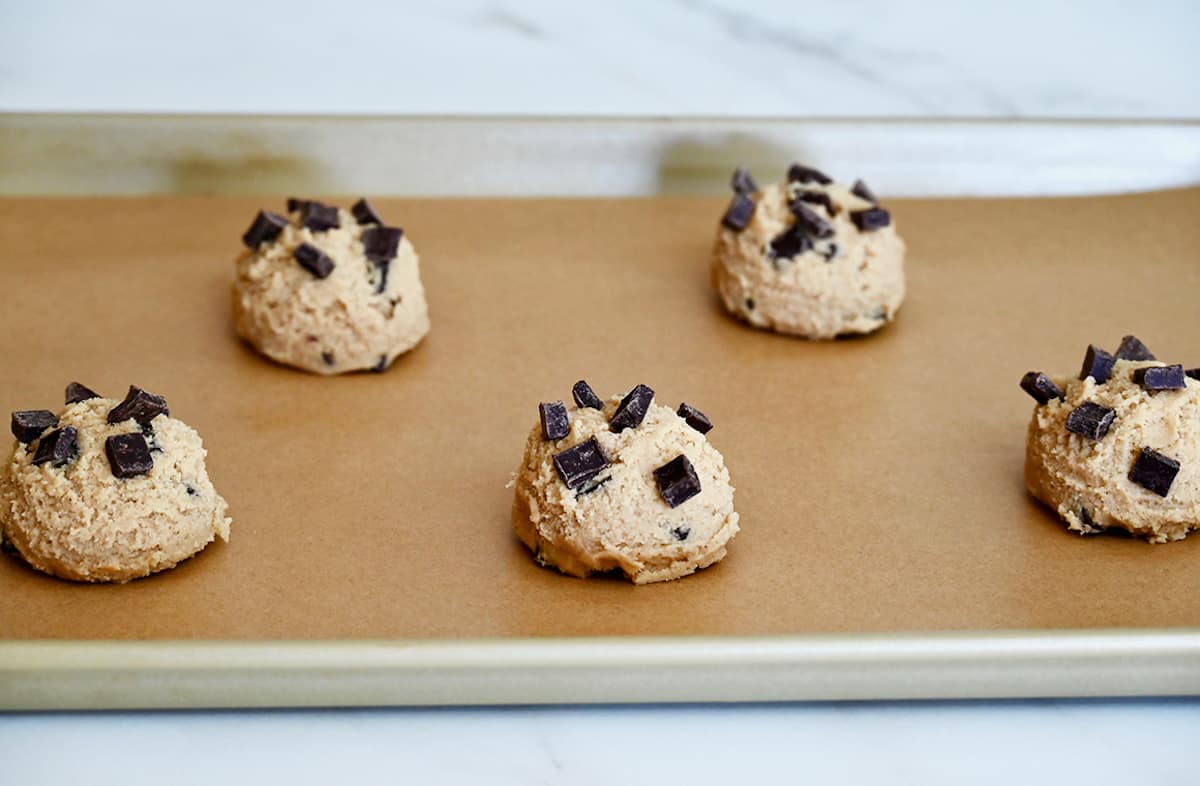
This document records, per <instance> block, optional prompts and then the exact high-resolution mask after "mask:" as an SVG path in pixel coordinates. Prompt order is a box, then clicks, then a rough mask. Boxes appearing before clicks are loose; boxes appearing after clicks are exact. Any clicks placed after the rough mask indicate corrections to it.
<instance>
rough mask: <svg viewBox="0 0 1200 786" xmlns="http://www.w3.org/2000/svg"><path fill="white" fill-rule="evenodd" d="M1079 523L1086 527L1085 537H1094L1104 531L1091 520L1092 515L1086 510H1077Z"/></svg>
mask: <svg viewBox="0 0 1200 786" xmlns="http://www.w3.org/2000/svg"><path fill="white" fill-rule="evenodd" d="M1079 523H1080V524H1082V525H1083V526H1084V527H1086V530H1085V531H1084V534H1085V535H1095V534H1097V533H1100V532H1103V531H1104V527H1101V526H1100V525H1099V524H1097V523H1096V522H1095V521H1093V520H1092V514H1091V513H1089V512H1088V509H1087V508H1080V509H1079Z"/></svg>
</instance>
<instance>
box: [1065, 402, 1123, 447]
mask: <svg viewBox="0 0 1200 786" xmlns="http://www.w3.org/2000/svg"><path fill="white" fill-rule="evenodd" d="M1116 418H1117V413H1116V412H1114V411H1113V410H1111V409H1109V408H1108V407H1102V406H1100V405H1099V404H1097V403H1096V402H1094V401H1085V402H1083V403H1082V404H1080V405H1079V406H1077V407H1075V409H1073V410H1071V414H1069V415H1067V431H1070V432H1071V433H1072V434H1078V435H1079V436H1081V437H1087V438H1088V439H1102V438H1103V437H1104V435H1105V434H1107V433H1108V430H1109V428H1111V427H1112V424H1113V421H1114V420H1116Z"/></svg>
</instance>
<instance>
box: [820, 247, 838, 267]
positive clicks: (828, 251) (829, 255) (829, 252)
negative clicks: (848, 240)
mask: <svg viewBox="0 0 1200 786" xmlns="http://www.w3.org/2000/svg"><path fill="white" fill-rule="evenodd" d="M837 255H838V244H837V243H830V244H829V245H828V246H826V248H825V250H824V251H822V252H821V256H823V257H825V261H826V262H832V261H833V258H834V257H836V256H837Z"/></svg>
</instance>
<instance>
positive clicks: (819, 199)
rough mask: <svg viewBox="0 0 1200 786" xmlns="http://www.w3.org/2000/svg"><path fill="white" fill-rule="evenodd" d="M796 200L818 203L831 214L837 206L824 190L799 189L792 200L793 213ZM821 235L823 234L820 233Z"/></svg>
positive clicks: (835, 210)
mask: <svg viewBox="0 0 1200 786" xmlns="http://www.w3.org/2000/svg"><path fill="white" fill-rule="evenodd" d="M797 201H799V202H807V203H808V204H810V205H820V206H822V207H823V208H825V210H826V211H827V212H828V213H829V215H831V216H832V215H835V214H836V213H837V208H836V207H834V205H833V200H832V199H831V198H830V197H829V194H826V193H825V192H824V191H801V192H800V193H799V194H796V199H795V200H793V201H792V205H793V207H792V212H793V213H795V212H796V208H795V207H794V205H795V204H796V202H797ZM822 237H824V236H823V235H822Z"/></svg>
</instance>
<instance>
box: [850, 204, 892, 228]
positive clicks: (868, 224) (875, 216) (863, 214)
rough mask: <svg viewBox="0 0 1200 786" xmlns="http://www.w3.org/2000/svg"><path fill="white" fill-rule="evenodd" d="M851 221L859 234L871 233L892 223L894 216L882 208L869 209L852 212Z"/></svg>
mask: <svg viewBox="0 0 1200 786" xmlns="http://www.w3.org/2000/svg"><path fill="white" fill-rule="evenodd" d="M850 220H851V221H853V222H854V226H856V227H858V231H859V232H870V231H872V230H875V229H883V228H884V227H885V226H887V225H888V224H890V223H892V214H891V213H889V212H887V211H886V210H884V209H883V208H881V207H869V208H867V209H866V210H851V211H850Z"/></svg>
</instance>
